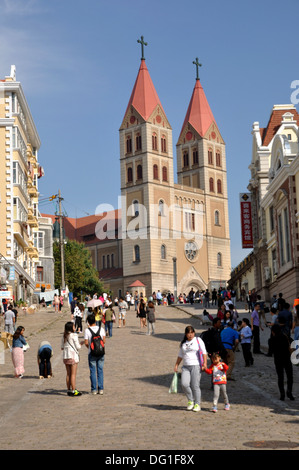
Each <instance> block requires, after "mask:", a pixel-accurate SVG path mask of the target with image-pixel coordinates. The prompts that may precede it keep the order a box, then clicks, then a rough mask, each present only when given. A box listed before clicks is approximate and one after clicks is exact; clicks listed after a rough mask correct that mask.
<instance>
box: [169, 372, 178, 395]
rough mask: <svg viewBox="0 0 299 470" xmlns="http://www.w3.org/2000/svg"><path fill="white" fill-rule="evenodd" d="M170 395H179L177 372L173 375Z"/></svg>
mask: <svg viewBox="0 0 299 470" xmlns="http://www.w3.org/2000/svg"><path fill="white" fill-rule="evenodd" d="M168 393H178V373H177V372H175V373H174V374H173V377H172V381H171V384H170V387H169V390H168Z"/></svg>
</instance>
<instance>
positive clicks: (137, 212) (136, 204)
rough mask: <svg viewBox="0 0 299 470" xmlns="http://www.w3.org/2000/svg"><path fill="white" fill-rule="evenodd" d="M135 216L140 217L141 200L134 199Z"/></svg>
mask: <svg viewBox="0 0 299 470" xmlns="http://www.w3.org/2000/svg"><path fill="white" fill-rule="evenodd" d="M133 211H134V212H133V214H134V215H133V217H138V215H139V202H138V201H137V200H136V199H135V201H133Z"/></svg>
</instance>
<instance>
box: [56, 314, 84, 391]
mask: <svg viewBox="0 0 299 470" xmlns="http://www.w3.org/2000/svg"><path fill="white" fill-rule="evenodd" d="M81 344H84V341H83V342H81V343H80V342H79V340H78V335H77V334H76V333H75V325H74V323H73V322H67V323H66V324H65V327H64V333H63V337H62V342H61V349H62V351H63V362H64V364H65V368H66V386H67V390H68V395H70V396H74V397H77V396H80V395H82V393H81V392H79V391H78V390H77V389H76V377H77V367H78V363H79V349H80V348H81Z"/></svg>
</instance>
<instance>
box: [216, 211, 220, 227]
mask: <svg viewBox="0 0 299 470" xmlns="http://www.w3.org/2000/svg"><path fill="white" fill-rule="evenodd" d="M215 225H220V215H219V211H215Z"/></svg>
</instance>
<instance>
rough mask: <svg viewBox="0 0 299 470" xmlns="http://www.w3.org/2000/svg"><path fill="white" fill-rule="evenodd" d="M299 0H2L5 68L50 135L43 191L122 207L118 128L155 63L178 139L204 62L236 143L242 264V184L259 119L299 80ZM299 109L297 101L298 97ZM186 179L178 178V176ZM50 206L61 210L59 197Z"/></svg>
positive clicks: (234, 210) (235, 223) (92, 205)
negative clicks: (143, 67)
mask: <svg viewBox="0 0 299 470" xmlns="http://www.w3.org/2000/svg"><path fill="white" fill-rule="evenodd" d="M298 10H299V4H298V0H285V1H284V2H283V4H282V3H281V1H280V0H262V1H257V0H251V1H247V0H246V1H242V2H240V1H239V0H227V1H226V2H223V0H222V1H220V0H215V1H213V2H211V1H209V2H208V1H201V0H189V1H188V2H182V1H177V0H151V1H144V0H138V1H137V0H130V1H124V0H109V1H102V0H85V1H84V2H82V1H78V0H48V1H46V0H0V75H1V78H3V77H4V76H6V75H9V73H10V66H11V65H12V64H14V65H16V70H17V80H19V81H20V82H21V83H22V86H23V89H24V92H25V95H26V98H27V101H28V104H29V107H30V109H31V113H32V115H33V118H34V121H35V123H36V127H37V130H38V133H39V136H40V138H41V142H42V145H41V148H40V152H39V161H40V163H41V165H42V166H43V167H44V169H45V176H44V177H43V178H42V179H41V180H40V186H39V190H40V193H41V198H44V197H47V196H51V195H52V194H56V193H57V192H58V189H60V190H61V193H62V196H63V197H64V202H63V207H64V211H65V213H66V214H67V215H68V216H70V217H83V216H85V215H87V214H94V212H95V210H96V207H97V206H98V205H99V204H101V203H110V204H112V205H113V206H114V207H115V208H117V203H118V196H119V194H120V170H119V135H118V130H119V127H120V124H121V122H122V119H123V116H124V113H125V110H126V106H127V104H128V101H129V98H130V94H131V91H132V88H133V85H134V82H135V79H136V76H137V72H138V69H139V65H140V57H141V55H140V46H139V44H137V39H138V38H140V36H141V35H143V36H144V38H145V40H146V41H147V42H148V46H147V47H146V48H145V57H146V64H147V67H148V69H149V72H150V75H151V78H152V80H153V83H154V85H155V88H156V90H157V93H158V95H159V98H160V100H161V103H162V105H163V108H164V110H165V112H166V114H167V117H168V119H169V121H170V124H171V126H172V129H173V144H174V149H173V151H174V160H176V157H175V156H176V149H175V144H176V142H177V139H178V137H179V132H180V130H181V126H182V123H183V120H184V117H185V114H186V111H187V107H188V104H189V101H190V98H191V94H192V90H193V87H194V83H195V67H194V65H193V64H192V62H193V60H194V59H195V58H196V57H198V58H199V61H200V62H201V63H202V64H203V66H202V67H201V68H200V70H199V72H200V78H201V83H202V86H203V88H204V90H205V93H206V96H207V99H208V101H209V103H210V106H211V109H212V112H213V114H214V117H215V119H216V122H217V124H218V127H219V129H220V132H221V134H222V136H223V138H224V140H225V142H226V154H227V180H228V196H229V219H230V236H231V247H232V248H231V259H232V267H234V266H236V265H237V264H238V263H239V262H240V261H241V260H242V259H243V257H245V256H246V255H247V253H248V252H249V251H248V250H243V249H242V248H241V234H240V213H239V193H240V192H243V191H246V190H247V189H246V188H247V185H248V180H249V178H250V173H249V170H248V165H249V164H250V161H251V145H252V138H251V137H252V136H251V129H252V124H253V122H254V121H259V122H260V126H261V127H264V126H266V125H267V122H268V119H269V116H270V112H271V109H272V107H273V105H274V104H285V103H290V96H291V92H292V90H291V88H290V87H291V83H292V81H294V80H299V70H298V62H299V61H298V50H299V48H298V39H297V25H298ZM297 109H298V106H297ZM175 181H176V175H175ZM40 210H41V211H42V212H46V213H54V212H55V210H56V206H55V203H48V204H41V205H40Z"/></svg>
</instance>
